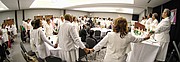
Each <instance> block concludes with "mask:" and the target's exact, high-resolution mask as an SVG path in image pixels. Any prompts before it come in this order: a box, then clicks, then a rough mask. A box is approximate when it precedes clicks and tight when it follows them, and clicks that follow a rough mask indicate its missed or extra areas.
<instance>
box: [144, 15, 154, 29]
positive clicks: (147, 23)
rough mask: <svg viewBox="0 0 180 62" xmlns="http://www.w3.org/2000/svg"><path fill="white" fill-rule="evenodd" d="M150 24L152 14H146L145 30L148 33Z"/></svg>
mask: <svg viewBox="0 0 180 62" xmlns="http://www.w3.org/2000/svg"><path fill="white" fill-rule="evenodd" d="M151 23H152V13H149V14H148V20H147V21H146V24H145V26H146V29H147V30H148V31H149V30H150V24H151Z"/></svg>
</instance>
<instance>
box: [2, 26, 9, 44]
mask: <svg viewBox="0 0 180 62" xmlns="http://www.w3.org/2000/svg"><path fill="white" fill-rule="evenodd" d="M5 27H6V25H5V24H4V23H3V24H2V28H1V31H2V33H3V34H2V37H3V38H4V41H5V42H8V41H9V38H8V31H7V29H6V28H5Z"/></svg>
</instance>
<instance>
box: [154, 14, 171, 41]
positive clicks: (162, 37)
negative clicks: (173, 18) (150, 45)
mask: <svg viewBox="0 0 180 62" xmlns="http://www.w3.org/2000/svg"><path fill="white" fill-rule="evenodd" d="M170 27H171V22H170V19H169V17H166V18H164V19H162V21H161V22H160V23H159V24H158V25H157V27H156V29H155V39H156V40H157V41H158V42H170V36H169V31H170Z"/></svg>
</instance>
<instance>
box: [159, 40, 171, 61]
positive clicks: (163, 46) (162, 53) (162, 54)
mask: <svg viewBox="0 0 180 62" xmlns="http://www.w3.org/2000/svg"><path fill="white" fill-rule="evenodd" d="M168 45H169V42H160V47H159V51H158V54H157V56H156V60H157V61H165V59H166V54H167V50H168Z"/></svg>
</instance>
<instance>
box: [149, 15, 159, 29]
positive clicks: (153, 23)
mask: <svg viewBox="0 0 180 62" xmlns="http://www.w3.org/2000/svg"><path fill="white" fill-rule="evenodd" d="M157 19H158V14H157V13H153V14H152V23H151V24H150V26H151V30H154V28H156V26H157V25H158V20H157Z"/></svg>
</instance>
